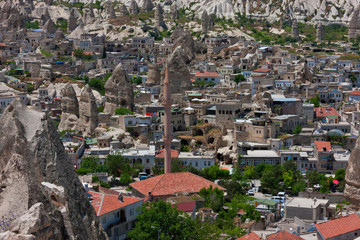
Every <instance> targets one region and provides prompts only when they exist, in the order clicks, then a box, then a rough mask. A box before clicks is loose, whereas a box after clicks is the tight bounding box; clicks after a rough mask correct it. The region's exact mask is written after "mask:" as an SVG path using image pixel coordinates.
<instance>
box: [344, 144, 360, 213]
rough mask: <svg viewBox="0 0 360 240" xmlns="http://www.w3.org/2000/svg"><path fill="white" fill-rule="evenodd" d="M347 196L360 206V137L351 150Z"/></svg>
mask: <svg viewBox="0 0 360 240" xmlns="http://www.w3.org/2000/svg"><path fill="white" fill-rule="evenodd" d="M345 180H346V185H345V192H344V193H345V196H346V197H347V198H348V199H349V201H350V202H351V203H352V204H354V205H356V206H357V207H359V208H360V138H358V139H357V142H356V145H355V148H354V150H353V151H352V152H351V155H350V159H349V162H348V167H347V169H346V175H345Z"/></svg>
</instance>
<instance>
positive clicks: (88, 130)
mask: <svg viewBox="0 0 360 240" xmlns="http://www.w3.org/2000/svg"><path fill="white" fill-rule="evenodd" d="M98 123H99V118H98V110H97V105H96V99H95V97H94V94H93V93H92V90H91V88H90V87H89V85H86V86H85V87H84V88H83V90H82V91H81V95H80V103H79V122H78V128H77V129H78V130H80V131H82V133H83V135H84V136H92V135H93V134H94V133H95V128H96V127H97V125H98Z"/></svg>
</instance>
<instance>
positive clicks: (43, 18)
mask: <svg viewBox="0 0 360 240" xmlns="http://www.w3.org/2000/svg"><path fill="white" fill-rule="evenodd" d="M49 19H51V17H50V13H49V10H48V9H47V8H45V12H44V13H43V14H41V17H40V20H41V21H40V25H44V24H45V23H46V22H47V21H48V20H49Z"/></svg>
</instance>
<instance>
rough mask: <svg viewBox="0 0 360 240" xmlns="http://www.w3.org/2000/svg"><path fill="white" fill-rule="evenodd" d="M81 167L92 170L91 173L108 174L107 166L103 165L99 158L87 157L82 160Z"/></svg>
mask: <svg viewBox="0 0 360 240" xmlns="http://www.w3.org/2000/svg"><path fill="white" fill-rule="evenodd" d="M80 167H81V168H82V169H90V170H91V172H93V173H95V172H107V171H108V169H107V167H106V166H104V165H102V164H101V161H100V159H99V158H97V157H85V158H83V159H81V163H80Z"/></svg>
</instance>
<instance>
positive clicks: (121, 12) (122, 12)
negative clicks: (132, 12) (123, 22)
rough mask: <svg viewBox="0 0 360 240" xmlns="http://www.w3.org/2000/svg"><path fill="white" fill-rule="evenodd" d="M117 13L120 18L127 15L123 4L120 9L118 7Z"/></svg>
mask: <svg viewBox="0 0 360 240" xmlns="http://www.w3.org/2000/svg"><path fill="white" fill-rule="evenodd" d="M119 13H120V16H125V15H128V14H129V12H128V10H127V8H126V6H125V4H121V5H120V7H119Z"/></svg>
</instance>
